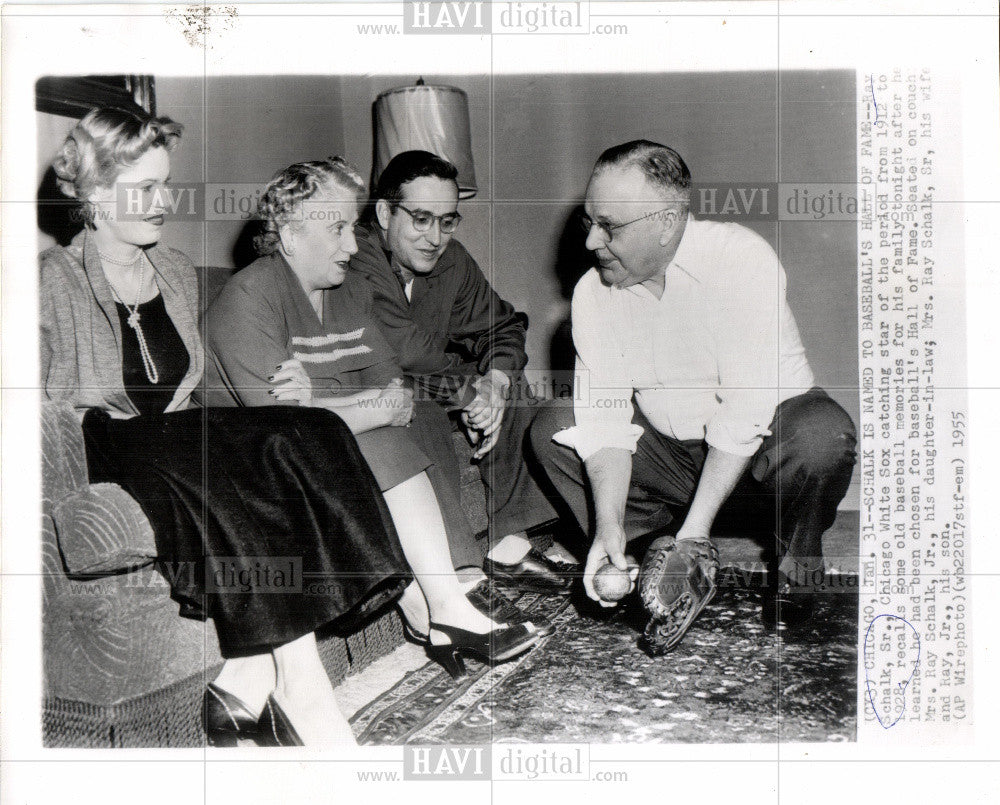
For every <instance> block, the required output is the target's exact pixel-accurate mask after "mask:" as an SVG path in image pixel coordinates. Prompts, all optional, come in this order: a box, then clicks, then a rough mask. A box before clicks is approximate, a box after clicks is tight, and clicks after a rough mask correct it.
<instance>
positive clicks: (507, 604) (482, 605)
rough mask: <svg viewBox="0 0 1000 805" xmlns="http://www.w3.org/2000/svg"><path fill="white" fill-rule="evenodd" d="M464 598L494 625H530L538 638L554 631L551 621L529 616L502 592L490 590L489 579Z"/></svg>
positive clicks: (541, 617)
mask: <svg viewBox="0 0 1000 805" xmlns="http://www.w3.org/2000/svg"><path fill="white" fill-rule="evenodd" d="M465 597H466V598H468V599H469V603H470V604H472V606H474V607H475V608H476V609H478V610H479V611H480V612H482V613H483V614H484V615H485V616H486V617H488V618H489V619H490V620H493V621H495V622H496V623H507V624H511V625H516V624H520V623H524V624H532V625H533V626H534V627H535V632H536V633H537V634H538V636H539V637H548V636H549V635H550V634H552V633H553V632H554V631H555V630H556V627H555V626H554V625H553V624H552V621H550V620H549V619H548V618H546V617H545V616H544V615H529V614H528V613H527V612H525V611H524V610H523V609H521V608H520V607H518V606H517V605H516V604H514V603H513V602H512V601H511V600H510V599H509V598H507V596H505V595H504V594H503V593H502V592H500V591H499V590H494V589H492V588H491V587H490V582H489V579H483V580H482V581H481V582H479V584H477V585H476V586H475V587H473V588H472V589H471V590H469V592H467V593H466V594H465Z"/></svg>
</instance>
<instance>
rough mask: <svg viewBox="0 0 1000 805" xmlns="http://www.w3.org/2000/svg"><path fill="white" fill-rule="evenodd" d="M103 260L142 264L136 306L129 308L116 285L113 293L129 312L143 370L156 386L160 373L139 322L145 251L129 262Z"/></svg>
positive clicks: (145, 260)
mask: <svg viewBox="0 0 1000 805" xmlns="http://www.w3.org/2000/svg"><path fill="white" fill-rule="evenodd" d="M101 260H103V261H107V262H109V263H112V264H113V265H117V266H134V265H135V264H136V263H140V268H139V285H138V286H137V287H136V290H135V305H133V306H132V307H129V305H128V302H126V301H125V300H124V299H122V298H121V296H120V295H119V293H118V290H117V289H116V288H115V286H114V285H111V283H110V282H109V283H108V285H111V293H112V294H114V297H115V301H117V302H121V304H123V305H124V306H125V309H126V310H127V311H128V319H126V321H127V322H128V326H129V327H131V328H132V329H133V330H134V331H135V337H136V340H137V341H138V342H139V354H140V355H141V356H142V368H143V369H144V370H145V372H146V378H147V379H148V380H149V382H150V383H153V384H154V385H155V384H156V383H158V382H159V380H160V373H159V372H158V371H157V369H156V364H155V363H153V356H152V354H151V353H150V351H149V345H148V344H147V343H146V336H145V334H144V333H143V332H142V325H141V324H139V320H140V319H141V318H142V314H140V313H139V298H140V297H141V296H142V283H143V280H144V279H145V278H146V262H147V259H146V253H145V252H143V251H140V252H139V256H138V257H137V258H136V259H134V260H131V261H129V262H122V261H121V260H115V259H114V258H111V257H108V256H107V255H105V254H101Z"/></svg>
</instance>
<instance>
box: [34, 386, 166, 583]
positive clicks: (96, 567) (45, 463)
mask: <svg viewBox="0 0 1000 805" xmlns="http://www.w3.org/2000/svg"><path fill="white" fill-rule="evenodd" d="M42 496H43V497H42V509H43V517H44V520H45V522H47V523H48V528H47V530H44V529H43V531H44V534H45V535H46V537H47V538H51V537H52V536H54V537H55V545H50V546H47V548H46V550H47V551H48V552H49V553H52V554H54V555H58V556H59V557H60V558H61V560H62V565H63V569H64V570H65V572H66V574H67V575H68V576H69V577H70V578H79V577H84V578H90V577H92V576H94V575H101V574H107V573H120V572H122V571H127V570H133V569H135V568H137V567H141V566H142V565H146V564H149V563H150V562H152V561H153V560H154V559H155V558H156V542H155V540H154V538H153V529H152V526H150V524H149V520H148V519H147V518H146V515H145V514H144V513H143V511H142V508H141V507H140V506H139V504H138V503H136V501H135V500H134V499H133V498H132V497H131V496H130V495H129V494H128V493H126V492H125V490H123V489H122V488H121V487H120V486H118V485H117V484H93V485H91V484H89V483H88V481H87V455H86V448H85V447H84V443H83V431H82V430H81V429H80V422H79V420H77V418H76V413H75V412H74V410H73V408H72V407H71V406H69V405H67V404H65V403H50V402H46V403H43V404H42ZM53 548H54V549H55V550H52V549H53Z"/></svg>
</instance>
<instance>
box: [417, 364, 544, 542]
mask: <svg viewBox="0 0 1000 805" xmlns="http://www.w3.org/2000/svg"><path fill="white" fill-rule="evenodd" d="M510 394H511V401H510V404H509V405H508V406H507V410H506V412H505V413H504V417H503V420H502V422H501V424H500V437H499V439H498V440H497V443H496V445H494V447H493V449H492V450H490V452H489V453H487V454H486V455H485V456H483V458H482V459H481V460H480V461H479V474H480V476H481V477H482V479H483V485H484V486H485V487H486V506H487V511H488V512H489V516H490V542H491V543H492V542H493V541H494V539H500V538H502V537H505V536H507V535H508V534H515V533H517V532H519V531H524V530H526V529H528V528H532V527H533V526H537V525H541V524H542V523H547V522H549V521H551V520H554V519H556V517H557V514H556V511H555V509H553V508H552V504H551V503H549V500H548V498H547V497H546V496H545V494H544V493H543V492H542V490H541V489H540V488H539V487H538V484H537V483H536V482H535V479H534V478H533V477H532V474H531V472H530V471H529V469H528V466H527V464H526V463H525V452H526V449H527V436H526V434H527V431H528V428H529V427H530V426H531V423H532V421H533V420H534V417H535V412H536V411H538V408H539V406H538V402H537V401H536V400H535V399H534V397H533V396H532V395H531V393H530V391H529V389H528V387H527V385H526V384H525V383H524V381H523V380H522V379H521V378H520V377H515V378H514V379H513V380H512V384H511V389H510ZM455 427H456V426H455V423H454V421H453V420H452V418H451V417H450V416H449V415H448V413H447V411H445V409H444V408H442V407H441V406H439V405H437V404H436V403H433V402H420V403H417V408H416V409H415V416H414V419H413V425H412V430H413V431H414V433H413V435H414V438H415V439H416V440H417V444H419V445H420V447H421V448H422V449H423V450H424V452H425V453H427V456H428V458H430V459H431V460H432V461H434V462H435V464H437V466H438V471H439V472H441V473H442V474H443V483H444V484H445V485H446V486H448V487H449V488H450V489H452V490H453V492H451V494H450V497H453V498H454V499H456V500H460V499H461V496H460V494H459V491H460V489H461V469H460V464H459V461H460V459H459V457H458V454H457V453H456V452H455V445H454V442H453V441H452V433H453V431H454V430H455ZM435 488H437V487H436V486H435ZM439 494H440V493H439ZM462 517H463V518H464V514H463V515H462ZM466 523H468V520H467V518H466ZM452 554H453V555H454V554H455V548H454V547H453V548H452Z"/></svg>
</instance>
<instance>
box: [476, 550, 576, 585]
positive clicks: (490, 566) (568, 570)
mask: <svg viewBox="0 0 1000 805" xmlns="http://www.w3.org/2000/svg"><path fill="white" fill-rule="evenodd" d="M579 567H580V566H579V565H573V564H569V563H568V562H559V561H556V560H553V559H549V558H548V557H547V556H545V555H544V554H542V553H541V552H540V551H538V550H537V549H535V548H532V549H531V550H530V551H528V553H527V554H525V556H524V558H523V559H521V561H520V562H517V563H515V564H511V565H506V564H503V563H502V562H494V561H493V560H492V559H486V560H484V561H483V570H484V571H485V572H486V575H487V576H489V577H490V579H491V580H492V581H495V582H496V583H497V584H501V585H503V586H504V587H509V588H511V589H514V590H520V591H521V592H526V593H541V594H542V595H561V594H565V593H567V592H569V587H570V584H571V583H572V581H573V576H574V575H576V574H579Z"/></svg>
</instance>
